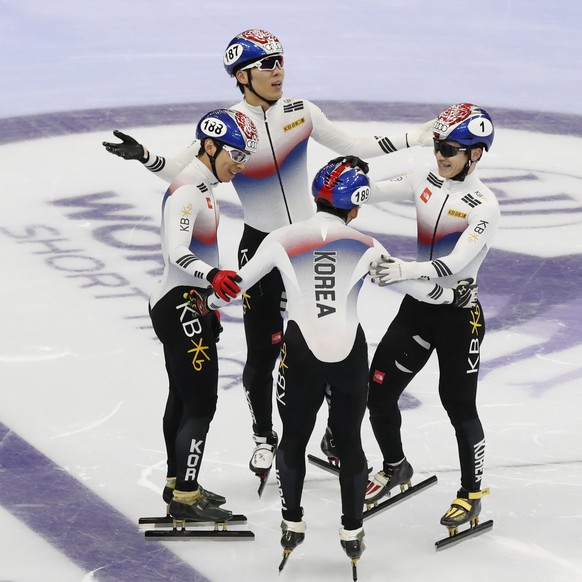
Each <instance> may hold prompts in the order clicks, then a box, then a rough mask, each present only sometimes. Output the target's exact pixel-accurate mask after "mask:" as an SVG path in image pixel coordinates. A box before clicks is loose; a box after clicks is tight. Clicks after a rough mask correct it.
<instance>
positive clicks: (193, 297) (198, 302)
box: [184, 288, 212, 317]
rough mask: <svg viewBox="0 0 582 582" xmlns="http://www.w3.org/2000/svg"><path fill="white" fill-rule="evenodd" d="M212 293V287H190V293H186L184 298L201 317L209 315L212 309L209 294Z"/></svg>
mask: <svg viewBox="0 0 582 582" xmlns="http://www.w3.org/2000/svg"><path fill="white" fill-rule="evenodd" d="M211 293H212V289H211V288H209V289H206V290H204V291H202V290H198V289H190V291H189V292H188V293H184V299H186V300H187V301H188V303H189V304H190V308H191V309H192V310H193V311H195V312H196V313H197V314H198V315H200V316H201V317H204V316H205V315H208V314H209V313H210V311H211V309H209V307H208V296H209V295H210V294H211Z"/></svg>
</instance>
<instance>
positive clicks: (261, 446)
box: [249, 430, 279, 477]
mask: <svg viewBox="0 0 582 582" xmlns="http://www.w3.org/2000/svg"><path fill="white" fill-rule="evenodd" d="M253 438H254V440H255V449H254V451H253V456H252V457H251V460H250V461H249V469H250V470H251V471H252V472H253V473H255V475H258V476H259V477H261V476H265V475H267V474H268V473H269V471H270V470H271V465H272V464H273V459H274V458H275V453H276V452H277V444H278V443H279V438H278V437H277V433H276V432H275V431H274V430H270V431H268V432H263V433H260V434H255V435H253Z"/></svg>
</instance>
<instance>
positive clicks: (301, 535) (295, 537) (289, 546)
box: [279, 519, 307, 573]
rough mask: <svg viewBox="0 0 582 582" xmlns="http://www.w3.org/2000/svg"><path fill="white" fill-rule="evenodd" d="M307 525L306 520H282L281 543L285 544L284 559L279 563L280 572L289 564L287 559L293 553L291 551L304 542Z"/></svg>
mask: <svg viewBox="0 0 582 582" xmlns="http://www.w3.org/2000/svg"><path fill="white" fill-rule="evenodd" d="M306 529H307V525H306V524H305V522H304V521H288V520H286V519H284V520H283V521H282V522H281V531H282V534H283V535H282V536H281V545H282V546H283V559H282V560H281V563H280V564H279V573H281V571H282V570H283V568H284V567H285V564H287V560H288V559H289V556H290V555H291V552H292V551H293V550H294V549H295V548H296V547H297V546H298V545H299V544H302V543H303V540H304V539H305V530H306Z"/></svg>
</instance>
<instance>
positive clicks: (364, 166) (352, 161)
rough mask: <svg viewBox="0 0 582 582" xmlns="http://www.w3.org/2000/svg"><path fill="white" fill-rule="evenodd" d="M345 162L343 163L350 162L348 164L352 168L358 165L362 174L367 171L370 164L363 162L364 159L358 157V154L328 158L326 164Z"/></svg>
mask: <svg viewBox="0 0 582 582" xmlns="http://www.w3.org/2000/svg"><path fill="white" fill-rule="evenodd" d="M342 162H343V163H345V164H350V166H351V167H352V168H355V167H358V168H360V170H362V172H364V174H367V173H368V171H369V170H370V166H369V165H368V164H367V163H366V162H364V160H362V159H361V158H358V156H339V157H337V158H334V159H333V160H329V162H327V163H328V164H341V163H342Z"/></svg>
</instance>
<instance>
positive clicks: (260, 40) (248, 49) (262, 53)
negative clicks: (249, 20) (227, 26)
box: [224, 28, 283, 77]
mask: <svg viewBox="0 0 582 582" xmlns="http://www.w3.org/2000/svg"><path fill="white" fill-rule="evenodd" d="M282 54H283V45H282V44H281V43H280V42H279V39H278V38H277V37H276V36H275V35H274V34H271V33H270V32H268V31H267V30H262V29H260V28H252V29H250V30H245V31H244V32H241V33H240V34H237V35H236V36H235V37H234V38H233V39H232V40H231V41H230V42H229V43H228V46H227V47H226V50H225V51H224V68H225V69H226V72H227V73H228V74H229V75H230V76H231V77H234V75H235V73H236V72H237V71H238V70H239V69H241V68H242V67H244V66H245V65H250V64H251V63H254V62H256V61H260V60H261V59H262V58H264V57H267V56H270V55H282Z"/></svg>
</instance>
